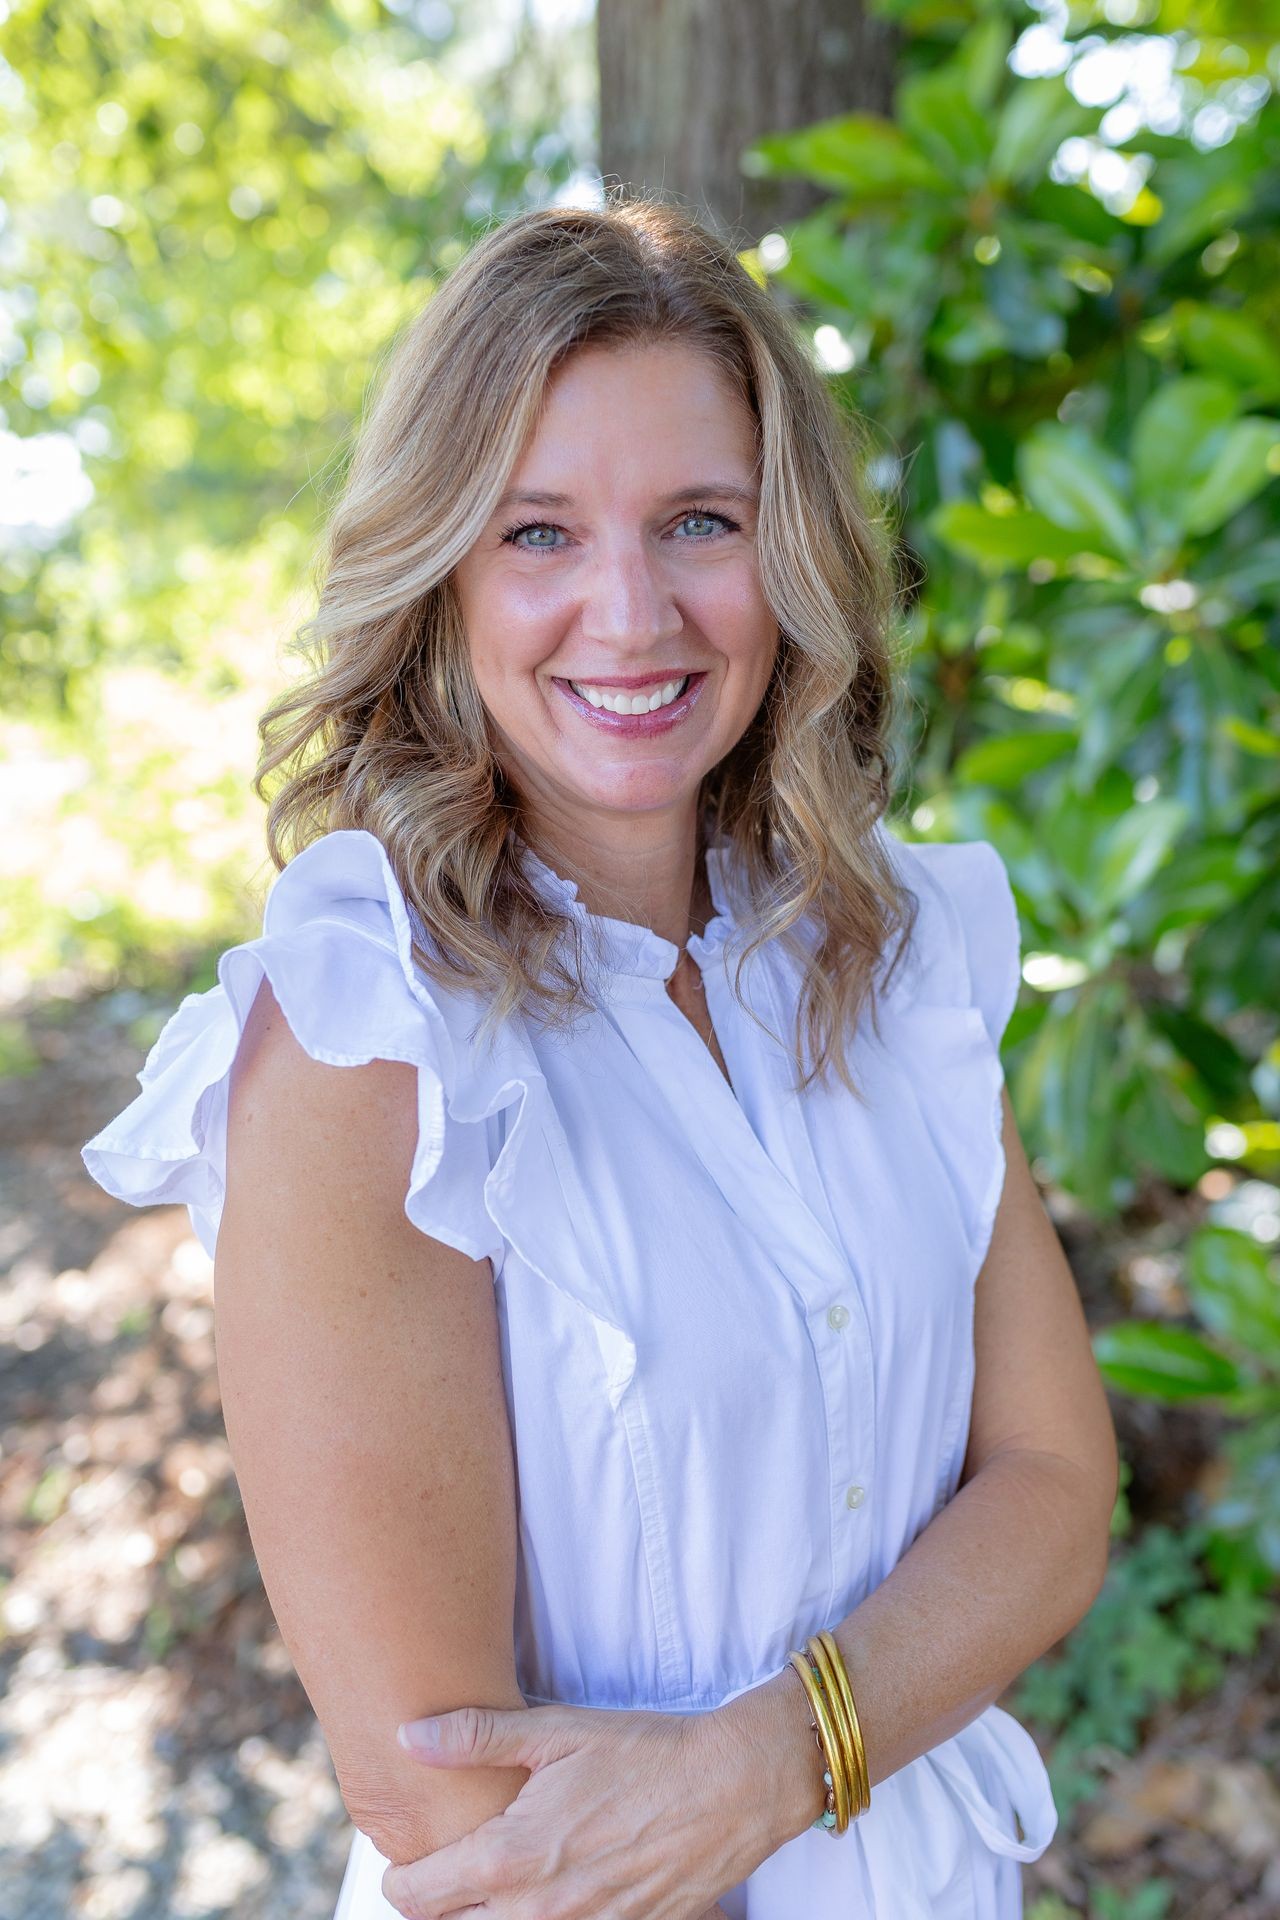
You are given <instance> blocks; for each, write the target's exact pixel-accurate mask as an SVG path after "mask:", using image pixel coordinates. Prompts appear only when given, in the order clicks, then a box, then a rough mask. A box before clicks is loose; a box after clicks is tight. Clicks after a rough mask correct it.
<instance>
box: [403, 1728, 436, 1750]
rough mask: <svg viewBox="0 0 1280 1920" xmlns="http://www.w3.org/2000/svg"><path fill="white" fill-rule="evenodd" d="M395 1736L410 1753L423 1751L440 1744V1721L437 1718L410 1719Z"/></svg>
mask: <svg viewBox="0 0 1280 1920" xmlns="http://www.w3.org/2000/svg"><path fill="white" fill-rule="evenodd" d="M396 1738H397V1739H398V1740H399V1742H400V1745H401V1746H402V1747H407V1748H408V1749H409V1751H410V1752H411V1753H412V1752H414V1751H415V1750H416V1751H418V1752H423V1751H424V1750H428V1751H429V1750H430V1749H431V1748H432V1747H438V1746H439V1745H440V1722H439V1721H438V1720H410V1721H408V1722H407V1723H406V1724H405V1725H404V1726H402V1727H401V1728H400V1729H399V1731H398V1733H397V1735H396Z"/></svg>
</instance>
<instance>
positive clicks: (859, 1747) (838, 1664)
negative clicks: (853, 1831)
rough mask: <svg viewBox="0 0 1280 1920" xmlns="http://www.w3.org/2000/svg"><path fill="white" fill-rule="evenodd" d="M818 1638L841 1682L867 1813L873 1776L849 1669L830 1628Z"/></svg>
mask: <svg viewBox="0 0 1280 1920" xmlns="http://www.w3.org/2000/svg"><path fill="white" fill-rule="evenodd" d="M817 1637H818V1639H819V1640H820V1641H821V1642H822V1643H823V1645H824V1646H825V1647H826V1649H827V1652H828V1653H829V1654H830V1656H831V1663H832V1665H833V1666H834V1668H835V1670H836V1679H837V1681H838V1682H839V1687H840V1693H841V1696H842V1697H843V1700H844V1704H845V1710H846V1714H847V1716H848V1720H849V1726H850V1729H851V1731H852V1734H853V1746H854V1755H855V1758H856V1761H857V1775H858V1782H859V1786H860V1789H861V1796H862V1805H861V1807H860V1808H859V1812H860V1813H865V1812H866V1810H867V1808H868V1807H869V1806H870V1805H871V1775H870V1774H869V1773H868V1771H867V1750H866V1748H865V1746H864V1745H863V1743H862V1727H861V1724H860V1723H859V1720H858V1709H857V1706H856V1705H855V1704H854V1698H853V1683H852V1681H851V1680H850V1678H849V1669H848V1667H847V1666H846V1665H845V1661H844V1655H843V1654H842V1653H841V1651H840V1648H839V1645H838V1644H837V1641H836V1637H835V1635H834V1634H833V1633H832V1632H831V1631H830V1629H829V1628H827V1627H824V1628H823V1630H822V1632H821V1633H820V1634H819V1635H818V1636H817Z"/></svg>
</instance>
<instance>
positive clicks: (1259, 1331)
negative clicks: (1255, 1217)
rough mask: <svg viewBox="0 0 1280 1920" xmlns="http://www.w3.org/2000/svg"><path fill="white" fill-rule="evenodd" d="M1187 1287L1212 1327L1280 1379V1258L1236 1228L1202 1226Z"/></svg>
mask: <svg viewBox="0 0 1280 1920" xmlns="http://www.w3.org/2000/svg"><path fill="white" fill-rule="evenodd" d="M1185 1280H1186V1287H1187V1291H1188V1293H1189V1294H1190V1296H1191V1299H1192V1301H1193V1302H1194V1304H1195V1309H1196V1312H1197V1313H1198V1314H1199V1316H1200V1318H1201V1319H1202V1320H1203V1321H1204V1323H1205V1325H1206V1326H1207V1327H1211V1328H1212V1329H1213V1331H1214V1332H1215V1333H1220V1334H1223V1335H1225V1336H1226V1337H1228V1338H1229V1339H1231V1340H1233V1341H1236V1342H1237V1343H1238V1344H1239V1345H1240V1346H1241V1347H1242V1348H1244V1349H1246V1350H1247V1351H1248V1352H1250V1353H1251V1354H1252V1355H1253V1356H1254V1357H1255V1358H1256V1359H1258V1360H1260V1361H1261V1362H1262V1363H1263V1364H1264V1365H1265V1366H1266V1367H1267V1369H1268V1370H1269V1371H1270V1372H1271V1373H1273V1374H1275V1375H1276V1376H1277V1378H1278V1379H1280V1259H1278V1258H1277V1255H1276V1254H1275V1252H1274V1251H1271V1252H1269V1251H1268V1250H1267V1249H1266V1248H1265V1247H1262V1246H1260V1245H1259V1244H1258V1242H1257V1241H1256V1240H1255V1239H1253V1237H1252V1236H1251V1235H1250V1234H1247V1233H1241V1232H1239V1231H1238V1230H1237V1229H1235V1228H1232V1227H1218V1226H1204V1227H1197V1229H1196V1231H1195V1232H1194V1233H1193V1234H1192V1236H1191V1238H1190V1240H1189V1241H1188V1242H1187V1255H1186V1274H1185Z"/></svg>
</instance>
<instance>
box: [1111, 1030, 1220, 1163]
mask: <svg viewBox="0 0 1280 1920" xmlns="http://www.w3.org/2000/svg"><path fill="white" fill-rule="evenodd" d="M1124 1116H1125V1122H1126V1127H1125V1137H1126V1140H1127V1142H1128V1149H1129V1157H1130V1160H1131V1161H1132V1162H1134V1163H1136V1164H1137V1165H1140V1166H1142V1167H1144V1168H1148V1169H1153V1170H1154V1171H1155V1172H1156V1173H1159V1174H1161V1175H1162V1176H1163V1177H1164V1179H1166V1180H1168V1181H1170V1182H1171V1183H1172V1184H1173V1185H1174V1186H1176V1187H1191V1186H1194V1185H1195V1183H1196V1181H1197V1180H1198V1179H1199V1178H1200V1176H1201V1174H1202V1173H1206V1172H1207V1171H1208V1169H1209V1168H1210V1167H1211V1166H1212V1165H1213V1160H1212V1158H1211V1156H1210V1155H1209V1153H1208V1151H1207V1150H1206V1148H1205V1143H1204V1115H1203V1114H1201V1113H1198V1112H1197V1111H1196V1109H1195V1107H1194V1106H1193V1105H1192V1104H1191V1101H1190V1100H1189V1099H1188V1098H1187V1094H1186V1091H1185V1089H1184V1088H1183V1087H1182V1086H1181V1085H1179V1083H1178V1081H1177V1080H1176V1079H1175V1078H1174V1077H1173V1075H1172V1074H1169V1073H1164V1072H1162V1071H1161V1070H1160V1069H1159V1068H1158V1067H1155V1066H1153V1065H1152V1064H1151V1063H1150V1061H1146V1060H1144V1061H1141V1062H1140V1063H1139V1064H1138V1066H1137V1068H1136V1080H1135V1084H1134V1089H1133V1092H1132V1093H1131V1094H1130V1096H1129V1098H1128V1099H1127V1100H1126V1101H1125V1107H1124Z"/></svg>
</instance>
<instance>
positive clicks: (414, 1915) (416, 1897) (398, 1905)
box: [382, 1822, 492, 1920]
mask: <svg viewBox="0 0 1280 1920" xmlns="http://www.w3.org/2000/svg"><path fill="white" fill-rule="evenodd" d="M487 1824H488V1823H487V1822H486V1825H487ZM483 1832H484V1828H483V1827H477V1828H476V1830H475V1832H474V1833H468V1834H464V1835H463V1837H462V1838H461V1839H460V1840H454V1841H451V1842H450V1844H449V1845H448V1846H447V1847H442V1848H441V1849H440V1851H439V1852H438V1853H429V1854H427V1855H426V1857H425V1858H424V1859H422V1860H412V1861H410V1862H409V1864H408V1865H407V1866H403V1867H388V1868H387V1870H386V1872H385V1873H384V1874H383V1876H382V1897H383V1899H384V1900H388V1901H390V1903H391V1905H392V1906H393V1907H394V1908H395V1910H396V1912H397V1913H398V1914H400V1915H401V1917H402V1920H453V1916H454V1915H456V1914H459V1913H466V1912H467V1911H471V1912H475V1911H476V1909H477V1908H478V1907H480V1906H482V1905H483V1903H484V1900H485V1897H486V1894H487V1893H488V1892H490V1891H492V1886H491V1882H490V1875H491V1872H492V1847H491V1844H490V1842H489V1841H487V1840H481V1839H480V1838H479V1836H480V1835H481V1834H482V1833H483Z"/></svg>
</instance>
